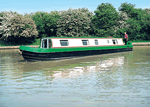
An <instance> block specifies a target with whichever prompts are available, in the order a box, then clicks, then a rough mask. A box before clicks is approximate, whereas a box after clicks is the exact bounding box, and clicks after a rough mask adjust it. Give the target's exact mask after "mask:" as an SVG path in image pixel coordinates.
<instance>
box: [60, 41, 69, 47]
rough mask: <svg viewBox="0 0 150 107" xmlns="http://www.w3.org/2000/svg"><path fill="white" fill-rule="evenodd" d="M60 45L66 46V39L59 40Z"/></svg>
mask: <svg viewBox="0 0 150 107" xmlns="http://www.w3.org/2000/svg"><path fill="white" fill-rule="evenodd" d="M60 44H61V46H68V40H60Z"/></svg>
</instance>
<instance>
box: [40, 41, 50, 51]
mask: <svg viewBox="0 0 150 107" xmlns="http://www.w3.org/2000/svg"><path fill="white" fill-rule="evenodd" d="M50 47H51V40H50V39H48V38H45V39H42V40H41V48H47V49H49V48H50Z"/></svg>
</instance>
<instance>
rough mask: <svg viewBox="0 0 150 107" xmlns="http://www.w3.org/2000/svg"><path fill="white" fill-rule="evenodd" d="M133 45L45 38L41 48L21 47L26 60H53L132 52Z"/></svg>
mask: <svg viewBox="0 0 150 107" xmlns="http://www.w3.org/2000/svg"><path fill="white" fill-rule="evenodd" d="M132 48H133V45H132V44H131V43H130V42H128V44H127V45H124V44H123V40H122V38H90V37H88V38H77V37H76V38H68V37H61V38H58V37H50V38H43V39H42V40H41V45H40V46H39V48H33V47H27V46H20V51H21V52H22V56H23V58H24V59H25V60H27V61H30V60H52V59H57V58H58V57H72V56H86V55H95V54H96V55H98V54H104V53H113V52H124V51H132Z"/></svg>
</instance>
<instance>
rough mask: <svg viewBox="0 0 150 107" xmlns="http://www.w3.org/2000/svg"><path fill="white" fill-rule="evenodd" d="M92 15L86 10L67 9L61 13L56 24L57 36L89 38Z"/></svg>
mask: <svg viewBox="0 0 150 107" xmlns="http://www.w3.org/2000/svg"><path fill="white" fill-rule="evenodd" d="M91 19H92V13H91V12H89V10H88V9H86V8H82V9H80V8H79V9H71V8H70V9H69V10H67V11H62V12H61V17H60V19H59V20H58V22H57V36H59V37H61V36H68V37H74V36H75V37H80V36H89V34H90V31H91Z"/></svg>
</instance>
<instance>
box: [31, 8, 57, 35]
mask: <svg viewBox="0 0 150 107" xmlns="http://www.w3.org/2000/svg"><path fill="white" fill-rule="evenodd" d="M31 17H32V19H33V20H34V21H35V24H36V25H37V30H38V32H39V37H49V36H55V35H56V28H57V21H58V19H59V17H60V12H58V11H52V12H50V13H47V12H36V13H34V14H32V15H31Z"/></svg>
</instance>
